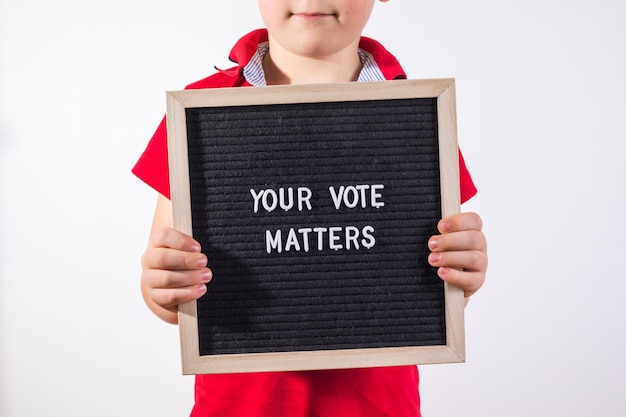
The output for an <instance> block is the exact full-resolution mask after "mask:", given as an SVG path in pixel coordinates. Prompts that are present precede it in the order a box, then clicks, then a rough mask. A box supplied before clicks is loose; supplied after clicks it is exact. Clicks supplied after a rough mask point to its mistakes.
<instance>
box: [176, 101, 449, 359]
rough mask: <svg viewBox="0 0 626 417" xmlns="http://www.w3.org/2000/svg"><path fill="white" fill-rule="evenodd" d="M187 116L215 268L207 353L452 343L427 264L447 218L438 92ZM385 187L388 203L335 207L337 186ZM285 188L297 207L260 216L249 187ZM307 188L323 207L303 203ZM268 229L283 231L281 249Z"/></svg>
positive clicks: (205, 302) (202, 343)
mask: <svg viewBox="0 0 626 417" xmlns="http://www.w3.org/2000/svg"><path fill="white" fill-rule="evenodd" d="M186 117H187V143H188V151H189V171H190V186H191V197H192V198H191V208H192V213H191V214H192V224H193V234H194V237H195V238H196V239H197V240H198V241H199V242H200V243H201V244H202V247H203V251H204V252H205V253H206V254H207V256H208V258H209V266H210V267H211V268H212V270H213V273H214V278H213V281H212V282H211V283H210V284H209V287H208V288H209V290H208V292H207V294H206V295H205V296H204V297H202V298H201V299H200V300H198V303H197V307H198V334H199V347H200V355H219V354H239V353H266V352H290V351H311V350H333V349H357V348H377V347H399V346H430V345H442V344H445V343H446V332H445V311H444V291H443V283H442V281H441V280H440V279H439V278H437V276H436V273H435V270H434V269H433V268H431V267H429V266H428V264H427V257H428V253H429V252H428V248H427V240H428V238H429V237H430V236H431V235H432V234H434V233H436V224H437V221H438V220H439V218H440V217H441V207H440V206H441V203H440V180H439V151H438V149H439V145H438V140H437V99H436V98H415V99H400V100H397V99H396V100H368V101H350V102H333V103H312V104H296V105H294V104H272V105H262V106H229V107H203V108H188V109H186ZM374 184H377V185H382V186H384V188H382V189H379V190H378V192H379V193H380V195H381V197H380V198H379V199H378V201H379V202H384V206H382V207H378V208H376V207H372V206H371V205H370V202H371V200H370V194H369V193H367V199H366V203H365V207H363V206H361V201H359V203H358V204H357V205H356V207H354V208H346V207H345V206H342V207H341V208H340V209H337V208H336V206H335V204H334V202H333V199H332V198H331V194H330V191H329V187H333V189H334V190H338V189H339V187H340V186H345V187H348V186H351V185H352V186H357V185H367V186H371V185H374ZM281 187H283V188H284V191H285V193H288V192H289V191H288V189H289V187H291V188H292V191H293V197H294V198H293V207H292V208H290V209H289V210H287V211H286V210H283V209H281V207H280V206H278V207H277V208H276V209H274V210H272V211H271V212H268V211H267V210H265V209H264V207H263V205H262V204H261V200H259V207H258V211H257V212H254V210H253V208H254V198H253V196H252V194H251V191H250V190H251V189H252V190H254V192H255V193H259V192H260V191H261V190H265V189H272V190H274V191H275V192H276V193H277V194H278V192H279V188H281ZM298 187H306V188H307V189H309V190H310V191H311V197H310V199H309V200H308V201H309V203H310V204H311V206H312V208H311V210H308V208H307V207H306V205H305V206H303V209H302V210H298V200H297V191H298ZM366 191H367V190H366ZM363 195H365V194H363ZM351 196H352V197H355V196H356V194H351ZM270 201H271V200H270ZM289 202H290V201H289V199H287V200H286V203H289ZM288 207H289V205H288ZM368 227H371V229H372V230H371V231H370V235H371V237H372V240H367V239H365V235H364V234H365V233H366V229H367V228H368ZM303 228H305V229H307V230H308V229H310V231H308V232H306V233H305V234H303V233H301V232H299V231H298V230H299V229H303ZM316 228H322V230H321V231H320V230H318V231H317V232H314V231H313V229H316ZM330 228H336V229H333V230H334V232H333V235H334V236H338V237H337V238H336V240H335V241H334V242H335V246H336V245H339V247H338V248H337V247H335V248H331V247H330V245H331V242H330V241H329V234H330V231H329V230H328V229H330ZM324 229H326V231H324ZM348 229H350V233H358V234H359V237H358V239H352V240H350V239H348V238H346V233H348ZM268 231H269V233H270V234H271V235H272V236H276V234H277V233H278V231H280V233H281V234H282V238H280V239H279V240H281V245H282V250H281V251H280V252H279V251H278V250H277V248H276V247H269V246H268V243H267V241H266V233H268ZM290 233H291V235H290ZM288 236H291V241H290V240H289V238H288ZM320 236H321V237H322V238H321V239H320ZM374 239H375V241H373V240H374ZM305 241H306V242H307V243H306V244H305ZM348 245H349V246H350V247H348ZM357 246H358V247H357Z"/></svg>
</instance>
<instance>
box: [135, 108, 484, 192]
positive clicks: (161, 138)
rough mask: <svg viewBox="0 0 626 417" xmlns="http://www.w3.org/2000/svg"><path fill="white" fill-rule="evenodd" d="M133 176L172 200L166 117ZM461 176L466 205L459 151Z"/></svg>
mask: <svg viewBox="0 0 626 417" xmlns="http://www.w3.org/2000/svg"><path fill="white" fill-rule="evenodd" d="M132 171H133V174H135V175H136V176H137V177H139V179H141V180H142V181H144V182H145V183H146V184H148V185H149V186H151V187H152V188H154V189H155V190H156V191H158V192H159V193H161V194H163V195H164V196H165V197H167V198H170V179H169V162H168V156H167V129H166V123H165V117H164V118H163V120H162V121H161V123H160V124H159V127H157V130H156V131H155V132H154V135H153V136H152V139H150V142H149V143H148V146H147V147H146V150H145V151H144V152H143V154H142V155H141V157H140V158H139V160H138V161H137V163H136V164H135V167H134V168H133V170H132ZM459 174H460V184H461V203H465V202H466V201H467V200H469V199H470V198H472V197H473V196H474V195H475V194H476V191H477V190H476V186H475V185H474V181H473V180H472V177H471V175H470V173H469V171H468V170H467V167H466V165H465V159H464V158H463V154H462V153H461V151H459Z"/></svg>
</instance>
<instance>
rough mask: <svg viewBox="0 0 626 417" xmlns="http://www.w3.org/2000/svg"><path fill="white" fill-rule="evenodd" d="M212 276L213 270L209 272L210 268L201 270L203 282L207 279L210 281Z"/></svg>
mask: <svg viewBox="0 0 626 417" xmlns="http://www.w3.org/2000/svg"><path fill="white" fill-rule="evenodd" d="M212 278H213V272H211V270H210V269H206V270H204V271H202V277H201V279H202V282H203V283H207V282H209V281H211V279H212Z"/></svg>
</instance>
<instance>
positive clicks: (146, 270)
mask: <svg viewBox="0 0 626 417" xmlns="http://www.w3.org/2000/svg"><path fill="white" fill-rule="evenodd" d="M207 262H208V260H207V257H206V256H205V255H204V254H203V253H202V252H200V244H199V243H198V242H197V241H195V240H194V239H193V238H192V237H191V236H188V235H186V234H183V233H181V232H178V231H176V230H174V229H172V228H169V227H160V228H157V229H155V230H154V231H153V232H152V233H151V235H150V241H149V243H148V248H147V249H146V251H145V252H144V254H143V256H142V258H141V265H142V267H143V273H142V275H141V292H142V294H143V297H144V300H145V302H146V304H147V305H148V307H150V309H151V310H152V311H153V312H154V313H155V314H156V315H157V316H159V317H161V318H162V319H163V320H165V321H167V322H169V323H173V324H176V323H178V314H177V313H178V304H181V303H185V302H187V301H193V300H195V299H198V298H200V297H201V296H202V295H203V294H204V293H205V292H206V290H207V288H206V283H207V282H209V281H210V280H211V278H212V273H211V270H210V269H208V268H207Z"/></svg>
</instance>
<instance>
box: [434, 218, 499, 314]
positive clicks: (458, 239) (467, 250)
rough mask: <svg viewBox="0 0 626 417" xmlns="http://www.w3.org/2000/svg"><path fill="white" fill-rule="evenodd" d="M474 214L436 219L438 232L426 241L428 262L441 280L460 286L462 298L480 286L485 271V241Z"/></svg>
mask: <svg viewBox="0 0 626 417" xmlns="http://www.w3.org/2000/svg"><path fill="white" fill-rule="evenodd" d="M482 225H483V224H482V220H481V218H480V216H479V215H478V214H476V213H461V214H457V215H454V216H451V217H448V218H445V219H442V220H441V221H439V224H438V225H437V229H438V230H439V232H441V234H440V235H436V236H432V237H431V238H430V239H429V241H428V247H429V248H430V250H431V254H430V255H429V257H428V262H429V263H430V264H431V265H432V266H434V267H438V268H439V269H438V270H437V274H438V275H439V277H440V278H441V279H443V280H444V281H446V282H448V283H450V284H452V285H455V286H457V287H459V288H461V289H463V291H464V293H465V301H466V302H467V300H468V298H469V297H470V296H471V295H472V294H474V293H475V292H476V291H478V289H479V288H480V287H481V286H482V285H483V282H484V281H485V274H486V272H487V241H486V239H485V235H484V234H483V232H482Z"/></svg>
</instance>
